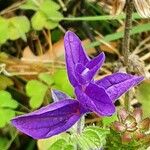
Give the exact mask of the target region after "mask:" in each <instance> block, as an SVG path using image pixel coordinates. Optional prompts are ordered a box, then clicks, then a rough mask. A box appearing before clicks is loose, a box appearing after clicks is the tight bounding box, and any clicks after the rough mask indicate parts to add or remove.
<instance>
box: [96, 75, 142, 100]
mask: <svg viewBox="0 0 150 150" xmlns="http://www.w3.org/2000/svg"><path fill="white" fill-rule="evenodd" d="M143 79H144V78H143V77H142V76H134V75H130V74H126V73H114V74H112V75H109V76H106V77H105V78H103V79H101V80H99V81H97V82H96V84H97V85H98V86H99V87H103V88H104V89H105V90H106V91H107V93H108V95H109V97H110V98H111V99H112V101H113V102H114V101H115V100H117V99H118V98H119V97H120V96H121V95H122V94H124V93H125V92H127V91H128V90H129V89H130V88H132V87H134V86H136V85H137V84H139V83H140V82H141V81H142V80H143Z"/></svg>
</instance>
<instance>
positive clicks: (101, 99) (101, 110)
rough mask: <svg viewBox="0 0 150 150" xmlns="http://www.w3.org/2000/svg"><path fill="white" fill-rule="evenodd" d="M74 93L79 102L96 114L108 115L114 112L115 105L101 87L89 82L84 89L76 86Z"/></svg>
mask: <svg viewBox="0 0 150 150" xmlns="http://www.w3.org/2000/svg"><path fill="white" fill-rule="evenodd" d="M75 93H76V96H77V99H78V100H79V101H80V103H81V104H82V105H83V106H84V107H85V108H87V109H89V110H90V111H94V112H95V113H97V114H98V115H102V116H110V115H112V114H113V113H114V112H115V106H114V104H113V103H112V101H111V99H110V98H109V96H108V95H107V93H106V92H105V90H104V89H103V88H102V87H98V86H97V85H96V84H92V83H90V84H89V85H88V86H87V87H86V89H85V91H83V90H82V89H81V88H79V87H76V88H75Z"/></svg>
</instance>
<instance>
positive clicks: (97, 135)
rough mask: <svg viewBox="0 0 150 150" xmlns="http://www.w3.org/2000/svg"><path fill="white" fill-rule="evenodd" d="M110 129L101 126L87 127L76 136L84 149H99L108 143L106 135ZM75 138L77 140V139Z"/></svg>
mask: <svg viewBox="0 0 150 150" xmlns="http://www.w3.org/2000/svg"><path fill="white" fill-rule="evenodd" d="M107 134H109V131H108V130H106V129H103V128H100V127H94V126H92V127H91V126H89V127H86V128H85V129H84V130H83V132H82V134H81V135H80V136H79V135H78V137H77V138H76V139H77V141H76V142H77V143H78V144H79V145H80V147H81V149H82V150H89V149H97V148H100V147H102V146H103V145H104V144H105V143H106V140H105V138H106V135H107ZM76 139H75V140H76Z"/></svg>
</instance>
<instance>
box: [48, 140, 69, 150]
mask: <svg viewBox="0 0 150 150" xmlns="http://www.w3.org/2000/svg"><path fill="white" fill-rule="evenodd" d="M66 143H67V141H66V140H65V139H59V140H57V141H56V142H55V143H53V144H52V145H51V147H50V148H49V150H62V149H63V147H64V145H65V144H66Z"/></svg>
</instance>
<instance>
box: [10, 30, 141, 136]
mask: <svg viewBox="0 0 150 150" xmlns="http://www.w3.org/2000/svg"><path fill="white" fill-rule="evenodd" d="M64 43H65V56H66V66H67V72H68V77H69V80H70V83H71V84H72V85H73V87H74V90H75V94H76V97H77V98H76V100H74V99H71V98H70V97H69V96H68V95H66V94H65V93H63V92H61V91H58V90H52V97H53V99H54V103H53V104H50V105H48V106H46V107H43V108H41V109H39V110H37V111H34V112H32V113H29V114H26V115H22V116H19V117H16V118H14V119H12V124H13V125H14V126H15V127H16V128H17V129H19V130H20V131H22V132H23V133H25V134H27V135H29V136H31V137H33V138H35V139H40V138H48V137H51V136H53V135H56V134H59V133H61V132H64V131H66V130H68V129H69V128H70V127H71V126H72V125H74V124H75V123H76V122H77V121H78V120H79V119H80V117H81V116H82V115H83V114H85V113H87V112H95V113H97V114H98V115H102V116H110V115H112V114H113V113H114V112H115V105H114V102H115V100H117V99H118V98H119V97H120V96H121V95H122V94H123V93H125V92H127V91H128V90H129V89H130V88H132V87H133V86H135V85H137V84H138V83H140V82H141V81H142V80H143V77H139V76H133V75H130V74H125V73H114V74H112V75H110V76H107V77H105V78H103V79H102V80H98V81H94V79H93V78H94V76H95V74H96V73H97V71H98V70H99V68H100V67H101V66H102V64H103V62H104V60H105V55H104V53H101V54H99V55H98V56H97V57H95V58H94V59H92V60H91V59H90V58H89V57H88V56H87V54H86V53H85V51H84V49H83V47H82V45H81V41H80V39H79V38H78V37H77V36H76V35H75V34H74V33H72V32H70V31H69V32H67V33H66V35H65V38H64Z"/></svg>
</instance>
